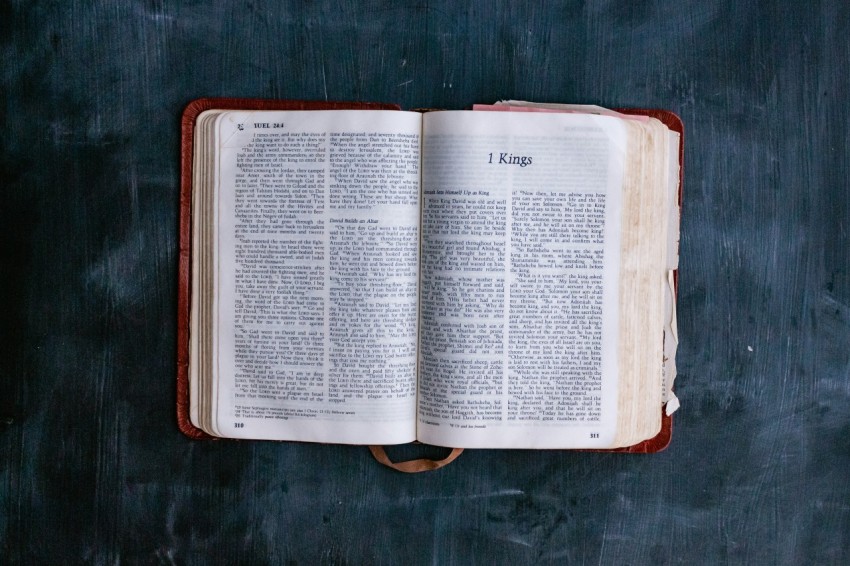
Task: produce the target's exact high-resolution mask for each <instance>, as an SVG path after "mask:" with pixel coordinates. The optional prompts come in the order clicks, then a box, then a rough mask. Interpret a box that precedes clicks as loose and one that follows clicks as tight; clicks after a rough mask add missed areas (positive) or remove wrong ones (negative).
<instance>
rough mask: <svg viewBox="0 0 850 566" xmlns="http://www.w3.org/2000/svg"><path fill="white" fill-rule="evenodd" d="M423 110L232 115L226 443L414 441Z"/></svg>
mask: <svg viewBox="0 0 850 566" xmlns="http://www.w3.org/2000/svg"><path fill="white" fill-rule="evenodd" d="M420 134H421V116H420V115H419V114H416V113H405V112H395V111H303V112H229V113H227V114H225V115H224V116H223V117H222V118H221V120H220V122H219V132H218V137H219V144H220V145H219V151H220V155H221V168H220V184H219V194H218V197H217V210H218V221H217V223H218V227H219V243H218V250H219V253H218V255H217V258H218V270H217V275H216V283H217V285H216V289H217V290H218V305H219V307H218V309H217V315H218V326H217V328H218V336H217V352H218V359H217V362H216V365H217V375H218V379H217V380H215V381H216V382H217V383H218V387H217V391H216V392H215V399H214V401H213V402H214V405H215V410H214V411H213V413H214V420H215V423H214V427H215V428H216V429H217V430H218V431H219V432H220V433H221V434H222V435H224V436H228V437H236V438H262V439H279V440H301V441H310V442H331V443H349V444H392V443H403V442H409V441H411V440H413V438H414V436H415V379H416V376H415V361H416V356H415V352H416V332H417V327H416V326H417V319H416V299H417V292H418V289H417V282H418V278H417V266H418V241H419V234H418V230H419V146H420V143H419V138H420Z"/></svg>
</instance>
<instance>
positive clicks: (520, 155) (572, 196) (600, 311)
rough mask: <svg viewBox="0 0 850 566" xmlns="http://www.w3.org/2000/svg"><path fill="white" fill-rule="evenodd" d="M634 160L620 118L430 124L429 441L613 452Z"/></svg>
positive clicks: (425, 355)
mask: <svg viewBox="0 0 850 566" xmlns="http://www.w3.org/2000/svg"><path fill="white" fill-rule="evenodd" d="M625 146H626V131H625V128H624V127H623V126H622V124H621V121H620V120H619V119H617V118H610V117H603V116H589V115H580V114H552V113H546V114H533V113H506V112H434V113H430V114H427V115H426V116H425V118H424V123H423V181H422V183H423V243H422V270H421V278H420V286H421V303H420V313H421V318H420V378H419V417H418V430H417V435H418V438H419V440H421V441H424V442H428V443H432V444H438V445H446V446H460V447H468V448H605V447H608V446H610V445H611V444H612V442H613V439H614V436H615V432H616V431H615V428H616V423H617V415H616V411H617V376H618V368H617V359H618V343H617V335H618V320H619V310H618V309H619V302H618V296H619V294H618V288H619V263H620V238H619V231H620V218H621V209H622V206H621V198H622V197H621V190H622V183H623V162H624V155H625Z"/></svg>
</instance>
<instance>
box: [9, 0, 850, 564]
mask: <svg viewBox="0 0 850 566" xmlns="http://www.w3.org/2000/svg"><path fill="white" fill-rule="evenodd" d="M84 4H91V5H84ZM459 4H460V3H456V2H451V1H439V0H429V1H428V2H423V3H418V4H412V5H407V3H402V2H386V1H373V2H364V3H357V2H341V3H337V2H330V1H316V2H310V3H304V4H303V5H302V3H300V2H291V3H277V2H260V1H258V0H255V1H251V2H249V1H238V2H221V1H219V2H209V3H206V2H189V1H182V2H168V3H164V2H153V1H151V2H148V1H141V0H137V1H110V2H98V3H71V2H67V3H66V2H57V3H48V2H25V1H23V0H12V1H10V2H9V1H7V2H3V3H0V54H2V61H3V64H2V67H0V69H1V70H0V77H2V83H0V84H1V85H2V86H0V127H2V132H3V135H2V137H0V187H2V204H0V226H2V229H3V236H2V238H0V247H2V255H0V258H2V272H0V281H2V283H0V289H2V295H0V297H2V298H1V299H0V300H2V311H0V312H2V314H0V320H2V326H0V327H1V328H2V337H0V344H2V352H3V354H2V356H0V379H2V382H0V386H1V387H2V389H0V427H2V432H0V556H2V558H0V562H8V563H48V562H54V563H55V562H62V561H65V562H69V563H79V562H84V563H94V564H100V563H117V562H123V563H157V562H159V563H172V562H174V563H200V564H209V563H226V564H232V563H240V562H255V563H264V562H271V563H288V564H317V563H324V564H380V563H388V564H392V563H395V564H429V563H436V564H462V565H467V564H493V563H510V564H520V563H559V564H560V563H570V564H572V563H575V564H584V563H593V564H625V563H631V564H649V563H651V564H667V563H683V564H695V563H748V564H769V563H783V564H799V563H818V564H830V563H835V564H839V563H847V562H849V561H850V375H849V374H850V322H848V320H850V274H848V269H850V261H848V260H850V251H848V250H850V248H848V244H850V214H849V212H850V211H848V196H850V193H848V179H849V178H850V134H848V131H850V130H848V121H850V120H849V119H850V115H848V93H850V84H848V82H850V78H848V77H850V75H848V72H847V69H848V64H850V41H848V34H850V6H848V4H846V3H843V2H813V3H803V4H801V3H797V2H774V3H771V5H770V6H757V5H756V4H757V3H754V2H753V3H750V2H741V3H734V2H720V1H708V2H696V1H694V2H682V1H679V0H677V1H660V0H659V1H654V2H645V3H632V2H613V1H611V2H587V3H583V2H568V3H565V4H556V3H548V4H544V5H542V6H532V4H537V3H532V2H529V3H528V4H529V5H528V6H524V4H525V3H522V2H514V3H508V2H505V3H504V5H502V6H501V7H495V6H493V5H491V3H485V2H476V3H472V4H471V5H470V6H469V7H462V6H460V5H459ZM759 4H766V3H759ZM201 96H248V97H268V98H302V99H317V100H325V99H336V100H371V101H382V102H397V103H399V104H401V105H402V106H404V107H408V108H409V107H444V108H464V107H467V106H468V105H470V104H472V103H474V102H490V101H494V100H497V99H501V98H517V99H526V100H537V101H570V102H585V103H598V104H602V105H606V106H611V107H660V108H668V109H671V110H674V111H676V112H677V113H679V114H680V115H681V117H682V119H683V120H684V123H685V128H686V145H685V207H684V211H683V216H682V250H681V251H682V254H681V257H682V259H681V272H680V286H679V291H680V296H679V332H680V339H681V344H680V348H679V356H678V365H679V371H680V375H679V379H678V394H679V397H680V398H681V400H682V409H681V411H680V412H679V413H678V414H677V415H676V419H675V423H674V435H673V443H672V445H671V446H670V448H669V449H668V450H667V451H666V452H664V453H661V454H658V455H653V456H634V455H611V454H586V453H570V452H563V451H552V452H532V451H471V452H468V453H465V454H464V455H463V456H462V457H461V458H460V459H459V460H458V461H457V462H455V463H454V464H452V465H451V466H449V467H447V468H445V469H443V470H441V471H438V472H433V473H429V474H421V475H418V476H415V477H411V476H405V475H402V474H398V473H396V472H393V471H391V470H388V469H386V468H383V467H382V466H380V465H378V464H377V463H376V462H375V461H374V460H372V458H371V456H370V455H369V453H368V451H367V450H366V449H365V448H357V447H340V446H317V445H300V444H293V443H268V442H242V443H236V442H192V441H189V440H187V439H186V438H184V437H183V436H182V435H181V434H180V433H179V432H178V430H177V427H176V423H175V414H174V402H175V387H174V368H175V324H176V322H175V320H176V314H175V313H176V305H175V302H176V281H177V274H176V266H177V257H176V254H177V205H178V201H177V197H178V165H179V156H178V140H179V136H178V134H179V132H178V124H179V115H180V112H181V110H182V108H183V106H184V105H185V104H186V103H187V102H188V101H190V100H192V99H194V98H197V97H201Z"/></svg>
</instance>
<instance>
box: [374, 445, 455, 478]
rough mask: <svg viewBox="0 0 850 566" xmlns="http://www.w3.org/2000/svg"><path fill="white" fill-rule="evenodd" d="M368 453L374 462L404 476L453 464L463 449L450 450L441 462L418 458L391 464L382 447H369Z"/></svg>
mask: <svg viewBox="0 0 850 566" xmlns="http://www.w3.org/2000/svg"><path fill="white" fill-rule="evenodd" d="M369 451H370V452H371V453H372V456H374V457H375V460H377V461H378V462H380V463H382V464H383V465H385V466H387V467H388V468H392V469H394V470H398V471H399V472H404V473H406V474H415V473H417V472H427V471H429V470H437V469H439V468H442V467H443V466H445V465H446V464H451V463H452V462H454V460H455V458H457V457H458V456H460V453H461V452H463V448H452V451H451V453H450V454H449V455H448V456H446V457H445V458H443V459H442V460H429V459H428V458H418V459H416V460H407V461H406V462H393V461H392V460H390V457H389V456H387V452H386V451H385V450H384V447H383V446H369Z"/></svg>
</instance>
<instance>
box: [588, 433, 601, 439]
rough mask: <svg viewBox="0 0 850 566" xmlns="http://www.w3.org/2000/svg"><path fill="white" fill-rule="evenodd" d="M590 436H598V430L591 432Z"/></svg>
mask: <svg viewBox="0 0 850 566" xmlns="http://www.w3.org/2000/svg"><path fill="white" fill-rule="evenodd" d="M590 438H599V433H598V432H591V433H590Z"/></svg>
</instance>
